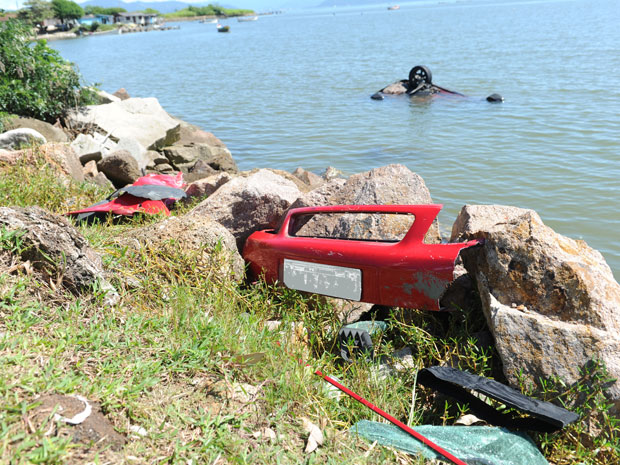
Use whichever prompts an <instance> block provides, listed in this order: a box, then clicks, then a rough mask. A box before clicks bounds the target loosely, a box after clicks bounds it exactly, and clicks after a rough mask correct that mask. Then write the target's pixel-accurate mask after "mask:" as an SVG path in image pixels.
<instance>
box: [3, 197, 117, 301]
mask: <svg viewBox="0 0 620 465" xmlns="http://www.w3.org/2000/svg"><path fill="white" fill-rule="evenodd" d="M0 226H2V227H3V228H6V229H8V230H9V231H17V230H18V231H23V233H24V234H23V236H21V238H20V240H21V242H22V249H21V251H20V258H21V259H22V260H23V261H27V260H30V262H31V263H32V266H33V267H34V268H35V269H36V270H39V271H40V272H42V273H44V274H47V275H49V276H51V277H54V278H58V279H61V280H62V283H63V284H64V285H65V286H66V287H67V289H69V290H70V291H72V292H75V293H81V292H83V291H88V290H91V289H92V288H93V286H95V285H96V283H97V282H99V283H100V285H102V286H103V288H104V289H108V290H109V291H110V292H111V293H113V289H112V287H111V286H110V285H109V284H108V283H107V282H106V281H105V280H104V279H103V268H102V264H101V257H100V256H99V255H98V254H97V253H96V252H95V251H94V250H93V249H92V248H91V247H90V245H89V244H88V241H86V239H84V237H82V235H81V234H80V233H79V232H78V231H77V230H76V229H75V228H74V227H73V226H72V225H71V224H70V223H69V222H68V221H67V220H65V219H64V218H62V217H60V216H56V215H52V214H51V213H48V212H46V211H45V210H43V209H41V208H39V207H30V208H9V207H0Z"/></svg>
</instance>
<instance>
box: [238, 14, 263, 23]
mask: <svg viewBox="0 0 620 465" xmlns="http://www.w3.org/2000/svg"><path fill="white" fill-rule="evenodd" d="M257 19H258V16H240V17H238V18H237V21H239V22H240V23H245V22H246V21H256V20H257Z"/></svg>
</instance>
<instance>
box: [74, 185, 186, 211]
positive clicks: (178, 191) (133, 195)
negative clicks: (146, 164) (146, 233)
mask: <svg viewBox="0 0 620 465" xmlns="http://www.w3.org/2000/svg"><path fill="white" fill-rule="evenodd" d="M184 185H185V183H184V182H183V174H182V173H178V174H177V175H176V176H171V175H168V174H149V175H147V176H142V177H141V178H138V179H137V180H136V181H135V182H134V183H133V184H132V185H131V186H126V187H123V188H121V189H118V190H117V191H116V192H114V193H113V194H111V195H110V196H109V197H108V198H107V199H106V200H103V201H101V202H98V203H96V204H94V205H91V206H90V207H88V208H84V209H82V210H76V211H72V212H69V213H67V215H74V216H75V217H76V218H77V220H78V221H92V220H93V219H94V218H99V217H100V216H101V215H102V214H107V213H113V214H115V215H123V216H132V215H133V214H134V213H148V214H157V213H163V214H164V215H166V216H170V210H169V207H170V206H172V204H174V203H175V202H176V201H177V200H179V199H182V198H185V197H186V194H185V191H184V190H183V189H182V187H183V186H184Z"/></svg>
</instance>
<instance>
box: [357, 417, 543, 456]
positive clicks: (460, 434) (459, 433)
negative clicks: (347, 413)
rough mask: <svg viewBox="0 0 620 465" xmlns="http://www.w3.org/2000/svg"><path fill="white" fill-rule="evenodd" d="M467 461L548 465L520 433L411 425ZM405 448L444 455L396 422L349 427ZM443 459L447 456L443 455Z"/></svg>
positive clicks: (361, 422)
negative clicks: (394, 423)
mask: <svg viewBox="0 0 620 465" xmlns="http://www.w3.org/2000/svg"><path fill="white" fill-rule="evenodd" d="M413 429H414V430H415V431H416V432H418V433H420V434H421V435H422V436H424V437H426V438H427V439H429V440H430V441H432V442H434V443H435V444H437V445H438V446H441V447H442V448H444V449H445V450H446V451H448V452H450V453H451V454H452V455H454V456H455V457H457V458H459V459H461V460H463V461H464V462H465V463H467V465H549V462H547V460H546V459H545V457H544V456H543V455H542V454H541V453H540V452H539V451H538V448H537V447H536V445H535V444H534V443H533V442H532V440H531V439H530V438H529V437H528V436H526V435H525V434H521V433H514V432H512V431H509V430H507V429H505V428H496V427H491V426H432V425H422V426H416V427H415V428H413ZM349 431H350V432H351V433H353V434H358V435H359V436H361V437H363V438H366V439H368V440H369V441H372V442H374V441H377V442H378V443H379V444H381V445H384V446H391V447H394V448H396V449H400V450H402V451H404V452H408V453H410V454H413V455H416V454H421V455H423V456H424V457H426V458H429V459H442V458H443V457H442V456H441V455H439V454H438V453H437V452H435V451H434V450H432V449H431V448H430V447H428V446H425V445H424V444H422V443H421V442H420V441H418V440H417V439H415V438H414V437H413V436H411V435H410V434H408V433H406V432H405V431H403V430H401V429H400V428H398V427H397V426H394V425H390V424H387V423H379V422H376V421H367V420H362V421H359V422H358V423H356V424H355V425H353V427H352V428H351V429H350V430H349ZM443 460H446V459H445V458H443Z"/></svg>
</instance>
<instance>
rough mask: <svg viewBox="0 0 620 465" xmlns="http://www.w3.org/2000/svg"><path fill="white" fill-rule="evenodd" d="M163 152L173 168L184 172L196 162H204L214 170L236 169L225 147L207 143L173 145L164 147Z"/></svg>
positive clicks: (227, 170) (233, 170)
mask: <svg viewBox="0 0 620 465" xmlns="http://www.w3.org/2000/svg"><path fill="white" fill-rule="evenodd" d="M164 154H165V155H166V158H168V160H169V161H170V163H171V164H172V165H173V166H174V167H175V168H177V169H178V170H180V171H182V172H184V173H187V172H188V171H190V170H191V169H192V168H194V166H195V165H196V163H197V162H204V163H205V164H207V165H208V166H210V167H211V168H212V169H213V170H215V171H226V172H228V173H236V172H237V171H238V169H237V164H236V163H235V160H233V157H232V155H231V153H230V151H229V150H228V149H227V148H226V147H217V146H212V145H207V144H194V145H189V146H182V145H173V146H170V147H166V148H165V149H164Z"/></svg>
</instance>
